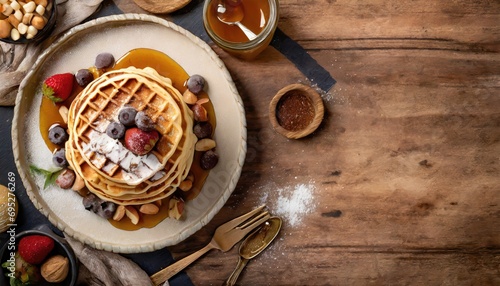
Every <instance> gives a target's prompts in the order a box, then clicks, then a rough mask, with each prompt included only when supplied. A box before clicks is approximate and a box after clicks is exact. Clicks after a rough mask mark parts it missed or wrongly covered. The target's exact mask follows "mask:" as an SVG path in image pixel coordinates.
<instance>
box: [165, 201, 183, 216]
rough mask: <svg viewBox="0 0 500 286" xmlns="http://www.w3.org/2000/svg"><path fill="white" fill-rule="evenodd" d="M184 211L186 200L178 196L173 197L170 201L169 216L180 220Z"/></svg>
mask: <svg viewBox="0 0 500 286" xmlns="http://www.w3.org/2000/svg"><path fill="white" fill-rule="evenodd" d="M183 212H184V201H182V200H181V199H178V198H171V199H170V201H169V202H168V216H169V217H171V218H174V219H176V220H179V219H180V218H181V216H182V213H183Z"/></svg>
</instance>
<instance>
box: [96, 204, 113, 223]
mask: <svg viewBox="0 0 500 286" xmlns="http://www.w3.org/2000/svg"><path fill="white" fill-rule="evenodd" d="M115 211H116V204H115V203H113V202H106V201H101V202H100V204H99V209H98V211H97V214H98V215H99V216H100V217H103V218H105V219H110V218H112V217H113V215H114V214H115Z"/></svg>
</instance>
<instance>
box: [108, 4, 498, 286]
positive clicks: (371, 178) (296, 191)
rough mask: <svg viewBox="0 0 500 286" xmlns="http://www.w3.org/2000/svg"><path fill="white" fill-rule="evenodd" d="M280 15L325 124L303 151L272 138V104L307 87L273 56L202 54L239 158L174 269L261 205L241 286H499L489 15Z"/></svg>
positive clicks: (465, 7) (202, 281) (204, 280)
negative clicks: (236, 107)
mask: <svg viewBox="0 0 500 286" xmlns="http://www.w3.org/2000/svg"><path fill="white" fill-rule="evenodd" d="M114 2H115V3H116V4H117V6H118V7H119V8H120V9H121V10H122V11H124V12H144V11H142V10H141V9H140V8H138V7H137V6H136V5H135V4H134V3H133V1H131V0H115V1H114ZM280 9H281V18H280V21H279V28H280V29H281V31H283V32H284V33H285V34H286V35H288V36H289V37H290V38H291V39H293V40H294V41H296V42H297V43H298V44H300V45H301V46H302V47H303V48H305V49H306V51H307V52H308V53H309V54H310V55H311V56H312V58H313V59H315V60H316V61H317V62H318V63H319V64H320V65H321V66H322V67H323V68H324V69H326V70H327V71H328V72H329V73H330V74H331V76H332V77H333V78H335V79H336V80H337V83H336V84H335V85H334V86H333V88H332V89H331V90H329V91H328V92H327V93H323V100H324V103H325V108H326V117H325V120H324V122H323V124H322V125H321V127H320V129H319V130H318V131H317V132H315V133H314V134H313V135H312V136H309V137H307V138H305V139H301V140H288V139H286V138H284V137H282V136H281V135H278V134H277V133H275V131H274V130H273V129H272V127H271V125H270V122H269V119H268V104H269V102H270V101H271V98H272V97H273V95H274V94H275V93H276V92H277V91H278V90H279V89H280V88H282V87H284V86H285V85H288V84H292V83H306V84H315V82H310V81H309V79H308V78H306V77H305V76H304V75H303V74H302V73H301V72H300V71H299V70H298V69H297V68H296V67H295V66H294V64H293V63H291V62H290V61H289V60H288V59H287V58H286V57H284V56H283V55H282V54H281V53H280V52H278V51H277V50H276V49H274V48H273V47H269V48H268V49H267V50H265V51H264V52H263V53H262V54H261V55H260V57H258V58H257V59H256V60H253V61H248V62H246V61H242V60H238V59H236V58H233V57H231V56H229V55H228V54H226V53H225V52H223V51H222V50H220V49H219V48H217V47H215V46H214V45H213V43H211V45H212V47H213V48H214V50H215V51H216V52H217V53H218V54H219V55H220V57H221V58H222V60H223V61H224V62H225V64H226V65H227V68H228V69H229V71H230V72H231V74H232V76H233V79H234V81H235V82H236V85H237V87H238V90H239V92H240V95H241V97H242V99H243V101H244V104H245V111H246V118H247V122H248V153H247V158H246V162H245V165H244V168H243V172H242V175H241V179H240V181H239V183H238V186H237V188H236V190H235V191H234V193H233V195H232V196H231V197H230V199H229V201H228V202H227V204H226V205H225V206H224V208H223V209H222V210H221V211H220V213H219V214H218V215H217V216H216V217H215V218H214V220H213V221H212V222H211V223H210V224H209V225H207V226H206V227H204V228H203V229H202V230H200V231H199V232H197V233H196V234H195V235H193V236H192V237H191V238H189V239H187V240H186V241H185V242H183V243H180V244H179V245H177V246H175V247H171V248H170V250H171V251H172V252H173V254H174V257H177V258H181V257H183V256H185V255H187V254H189V253H192V252H194V251H195V250H197V249H199V248H201V247H202V246H204V245H205V244H206V243H207V242H208V241H209V240H210V237H211V235H212V233H213V231H214V230H215V228H216V227H217V226H218V225H219V224H221V223H222V222H224V221H226V220H227V219H229V218H232V217H234V216H236V215H237V214H240V213H242V212H243V211H244V210H248V209H251V208H253V207H255V206H257V205H259V204H261V203H262V202H265V203H266V204H267V206H268V208H269V210H270V211H271V212H272V213H274V214H278V215H280V216H281V217H282V218H283V219H284V227H283V229H282V231H281V233H280V235H279V237H278V239H277V240H276V241H275V242H274V243H273V244H272V246H271V247H270V248H269V249H267V250H266V251H265V252H264V253H263V254H261V255H260V256H258V257H257V258H256V259H255V260H252V261H251V262H250V263H249V265H248V266H247V268H246V270H245V271H244V273H243V274H242V276H241V277H240V278H241V280H240V281H239V282H240V284H241V285H500V142H499V141H500V56H499V52H500V21H499V20H500V2H499V1H496V0H480V1H463V0H454V1H424V0H415V1H399V0H398V1H396V0H389V1H386V0H385V1H382V0H366V1H352V0H351V1H349V0H328V1H325V0H308V1H304V0H301V1H298V0H281V1H280ZM182 13H189V11H183V12H182ZM160 16H161V17H164V18H166V19H169V18H170V17H171V16H169V15H160ZM286 203H289V205H288V206H286V207H285V206H284V204H286ZM236 262H237V247H235V248H234V249H233V250H231V251H230V252H228V253H221V252H217V251H213V252H210V253H208V254H207V255H205V256H204V257H202V258H201V259H200V260H198V261H197V262H196V263H194V264H193V265H192V266H190V267H189V268H188V269H187V274H188V275H189V277H190V278H191V279H192V281H193V283H194V284H195V285H220V284H221V283H222V282H223V281H224V280H225V279H226V278H227V277H228V276H229V275H230V274H231V272H232V270H233V267H234V266H235V265H236Z"/></svg>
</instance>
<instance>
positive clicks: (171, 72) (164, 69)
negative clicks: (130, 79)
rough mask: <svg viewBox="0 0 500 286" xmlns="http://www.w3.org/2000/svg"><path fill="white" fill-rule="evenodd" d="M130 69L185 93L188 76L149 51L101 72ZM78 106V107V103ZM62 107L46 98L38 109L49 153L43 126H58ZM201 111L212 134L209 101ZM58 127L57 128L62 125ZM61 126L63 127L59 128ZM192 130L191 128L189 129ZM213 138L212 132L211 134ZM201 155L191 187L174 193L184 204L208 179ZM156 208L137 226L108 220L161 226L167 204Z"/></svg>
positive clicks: (202, 95) (136, 52) (197, 155)
mask: <svg viewBox="0 0 500 286" xmlns="http://www.w3.org/2000/svg"><path fill="white" fill-rule="evenodd" d="M130 66H134V67H136V68H139V69H141V68H146V67H152V68H153V69H154V70H156V71H157V72H158V73H159V75H161V76H163V77H168V78H170V79H172V85H173V87H174V88H175V89H177V90H179V92H181V93H183V92H185V91H186V89H187V88H186V86H184V85H185V84H184V83H185V82H186V80H187V79H188V78H189V75H188V74H187V73H186V72H185V71H184V69H183V68H182V67H181V66H180V65H179V64H177V63H176V62H175V61H174V60H172V59H171V58H170V57H168V56H167V55H165V54H163V53H161V52H159V51H155V50H150V49H136V50H132V51H130V52H128V53H127V54H126V55H124V56H123V57H121V58H120V59H119V60H118V61H117V62H116V64H115V66H114V67H112V68H108V69H106V70H103V71H102V72H107V71H108V72H113V71H118V70H120V69H124V68H126V67H130ZM80 91H81V88H78V87H77V88H75V90H74V92H73V96H72V97H70V99H68V101H67V102H64V105H66V106H69V105H70V103H71V101H72V100H73V99H74V97H75V96H76V95H77V94H78V93H79V92H80ZM197 96H198V98H199V99H203V98H207V99H208V94H206V93H205V92H204V91H202V92H200V93H199V94H197ZM78 104H82V103H81V102H79V103H78ZM62 105H63V104H60V103H58V104H54V103H53V102H51V101H50V100H48V99H47V98H46V97H43V99H42V106H41V108H40V131H41V133H42V136H43V137H44V141H45V142H46V144H47V147H48V148H49V149H50V150H54V149H55V146H54V144H52V143H51V142H50V140H48V138H47V137H46V136H44V134H46V133H47V132H46V130H47V126H49V127H50V126H51V125H52V124H54V123H60V124H61V121H62V116H60V115H59V114H58V112H57V111H58V109H59V107H60V106H62ZM202 105H203V107H204V108H205V109H206V110H207V113H208V115H209V116H208V118H209V123H210V124H211V125H212V126H213V128H212V130H213V129H215V122H216V121H215V113H214V109H213V106H212V104H211V102H210V101H209V100H207V102H204V103H203V104H202ZM63 124H64V123H63ZM63 124H61V125H63ZM63 126H64V125H63ZM191 128H192V127H191ZM211 135H213V131H212V134H211ZM201 155H202V152H194V154H193V156H194V162H193V164H192V165H191V168H190V169H189V171H190V176H191V177H192V178H193V177H194V179H193V180H194V182H193V186H192V187H191V188H190V189H189V190H188V191H185V192H183V191H176V192H175V193H176V194H178V195H179V197H181V198H183V199H184V200H191V199H194V198H195V197H196V196H197V195H198V193H199V192H200V191H201V188H202V187H203V184H204V182H205V180H206V177H207V176H208V173H209V171H208V170H204V169H203V168H201V167H200V163H199V162H200V157H201ZM154 191H157V190H154ZM156 204H157V205H158V206H159V209H160V211H159V212H158V213H156V214H151V215H147V216H143V217H141V220H140V221H139V223H132V221H131V220H130V219H122V220H120V221H114V220H110V222H111V223H112V224H113V225H114V226H115V227H118V228H121V229H127V230H135V229H139V228H141V227H154V226H155V225H156V224H158V223H159V222H161V221H162V220H163V219H165V218H166V217H168V216H169V213H168V208H169V207H171V206H169V205H168V204H169V200H168V199H166V200H165V199H164V200H161V201H157V202H156ZM137 209H138V208H137Z"/></svg>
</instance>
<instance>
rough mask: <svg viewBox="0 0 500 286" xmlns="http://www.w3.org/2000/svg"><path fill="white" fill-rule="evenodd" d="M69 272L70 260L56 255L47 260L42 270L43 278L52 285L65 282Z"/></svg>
mask: <svg viewBox="0 0 500 286" xmlns="http://www.w3.org/2000/svg"><path fill="white" fill-rule="evenodd" d="M68 272H69V260H68V258H67V257H64V256H62V255H55V256H52V257H50V258H49V259H47V261H45V262H44V263H43V264H42V267H41V268H40V273H41V274H42V277H43V278H44V279H45V280H47V282H50V283H59V282H62V281H64V279H66V277H67V276H68Z"/></svg>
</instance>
